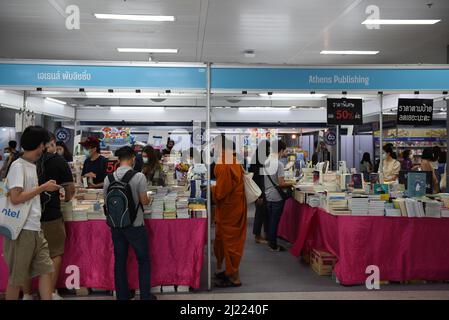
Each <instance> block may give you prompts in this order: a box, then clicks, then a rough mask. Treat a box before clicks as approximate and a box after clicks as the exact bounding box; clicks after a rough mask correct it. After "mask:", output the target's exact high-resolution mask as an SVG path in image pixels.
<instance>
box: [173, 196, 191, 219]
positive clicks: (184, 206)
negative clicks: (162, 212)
mask: <svg viewBox="0 0 449 320" xmlns="http://www.w3.org/2000/svg"><path fill="white" fill-rule="evenodd" d="M176 216H177V217H178V218H179V219H188V218H190V214H189V198H187V197H178V199H177V200H176Z"/></svg>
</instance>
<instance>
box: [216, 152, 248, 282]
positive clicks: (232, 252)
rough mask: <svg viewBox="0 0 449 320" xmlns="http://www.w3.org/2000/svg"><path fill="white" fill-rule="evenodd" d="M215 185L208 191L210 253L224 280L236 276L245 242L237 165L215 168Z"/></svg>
mask: <svg viewBox="0 0 449 320" xmlns="http://www.w3.org/2000/svg"><path fill="white" fill-rule="evenodd" d="M214 173H215V177H216V180H217V183H216V185H215V186H213V187H212V198H213V200H214V202H215V204H216V209H215V222H216V226H215V242H214V252H215V257H216V258H217V264H218V266H219V267H220V266H221V265H222V263H223V260H224V261H225V266H226V271H225V274H226V275H227V276H229V275H234V274H237V272H238V270H239V265H240V260H241V259H242V256H243V248H244V245H245V239H246V220H247V219H246V197H245V189H244V180H243V168H242V166H241V165H240V164H237V163H236V161H235V159H234V164H216V165H215V170H214Z"/></svg>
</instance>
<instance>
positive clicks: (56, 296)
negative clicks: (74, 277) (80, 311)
mask: <svg viewBox="0 0 449 320" xmlns="http://www.w3.org/2000/svg"><path fill="white" fill-rule="evenodd" d="M51 299H52V300H64V298H63V297H61V296H60V295H59V294H58V293H57V292H53V294H52V295H51Z"/></svg>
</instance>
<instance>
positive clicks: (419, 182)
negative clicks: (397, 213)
mask: <svg viewBox="0 0 449 320" xmlns="http://www.w3.org/2000/svg"><path fill="white" fill-rule="evenodd" d="M407 193H408V196H409V197H411V198H413V197H422V196H424V195H425V194H426V173H425V172H419V171H417V172H409V173H408V177H407Z"/></svg>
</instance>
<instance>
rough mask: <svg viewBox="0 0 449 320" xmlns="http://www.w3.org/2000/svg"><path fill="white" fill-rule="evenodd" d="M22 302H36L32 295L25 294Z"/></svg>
mask: <svg viewBox="0 0 449 320" xmlns="http://www.w3.org/2000/svg"><path fill="white" fill-rule="evenodd" d="M22 300H34V297H33V295H32V294H24V295H23V298H22Z"/></svg>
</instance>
